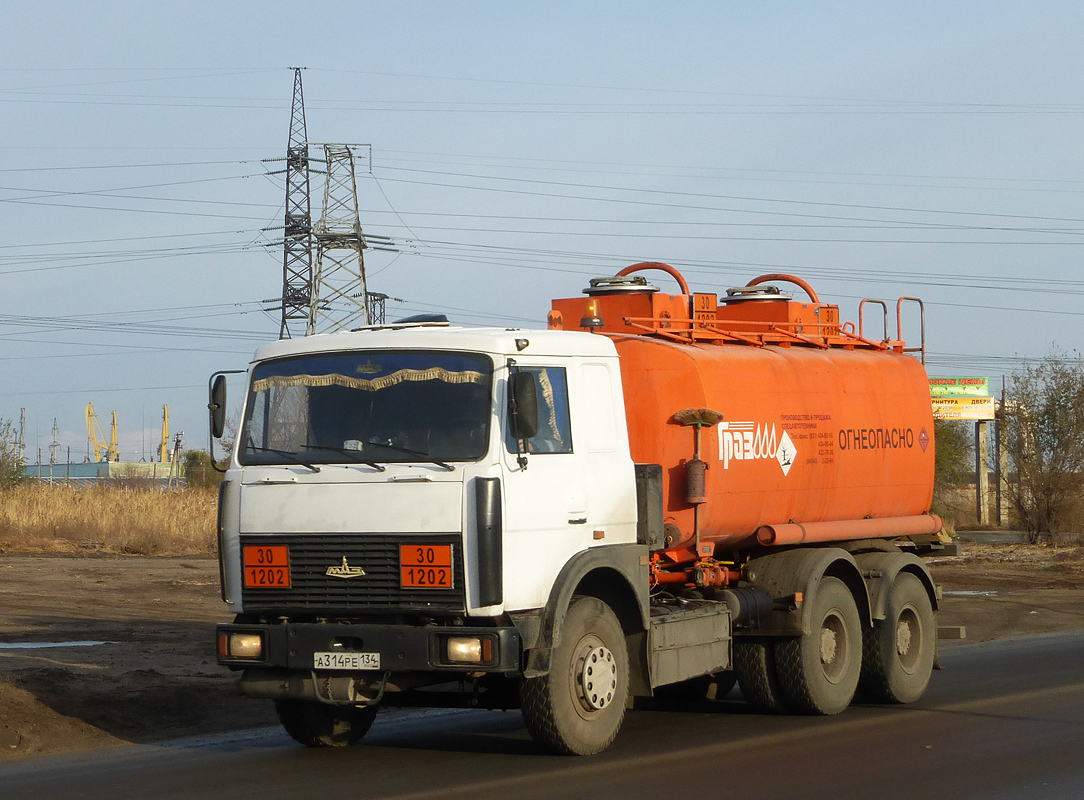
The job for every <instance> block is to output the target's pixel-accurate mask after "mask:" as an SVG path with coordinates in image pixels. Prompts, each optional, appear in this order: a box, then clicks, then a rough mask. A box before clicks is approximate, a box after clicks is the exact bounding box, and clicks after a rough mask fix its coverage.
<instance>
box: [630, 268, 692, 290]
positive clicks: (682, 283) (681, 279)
mask: <svg viewBox="0 0 1084 800" xmlns="http://www.w3.org/2000/svg"><path fill="white" fill-rule="evenodd" d="M645 269H657V270H661V271H662V272H665V273H666V274H667V275H669V276H670V277H672V278H673V279H674V280H676V281H677V282H678V286H679V287H681V293H682V294H684V295H691V294H692V292H690V291H689V282H688V281H686V280H685V276H684V275H682V274H681V273H680V272H678V271H677V270H676V269H674V268H673V267H671V266H670V265H669V264H664V263H662V262H661V261H641V262H640V263H638V264H630V265H629V266H627V267H625V268H624V269H622V270H621V271H620V272H618V273H617V275H616V276H615V277H619V278H620V277H624V276H625V275H631V274H632V273H634V272H640V271H642V270H645Z"/></svg>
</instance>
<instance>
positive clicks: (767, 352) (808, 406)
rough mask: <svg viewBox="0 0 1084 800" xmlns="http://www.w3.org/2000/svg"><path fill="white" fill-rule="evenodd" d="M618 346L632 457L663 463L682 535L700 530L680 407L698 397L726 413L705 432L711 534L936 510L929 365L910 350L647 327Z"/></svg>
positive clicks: (689, 441)
mask: <svg viewBox="0 0 1084 800" xmlns="http://www.w3.org/2000/svg"><path fill="white" fill-rule="evenodd" d="M615 344H616V346H617V351H618V353H619V354H620V357H621V373H622V380H623V382H624V386H625V413H626V415H627V418H628V426H629V443H630V446H631V449H632V458H633V460H634V461H636V462H637V463H648V464H661V465H662V466H663V476H664V477H663V484H664V486H663V494H664V504H665V505H664V508H665V516H666V521H667V522H670V523H672V524H674V525H676V526H677V528H678V529H679V530H680V531H681V533H682V540H683V541H684V540H687V539H689V538H691V536H692V533H693V519H692V516H693V505H694V504H690V503H688V502H686V464H687V462H689V461H690V460H691V459H692V458H693V456H694V449H695V441H694V439H695V429H694V428H695V426H690V425H684V424H681V423H680V422H679V421H677V420H675V415H676V414H677V413H678V412H680V411H682V410H683V409H686V408H707V409H713V410H715V411H717V412H719V413H721V414H722V419H721V420H720V421H719V422H718V423H716V424H715V425H713V426H710V427H708V426H704V427H702V428H701V432H700V436H701V443H700V459H701V460H703V461H704V462H706V464H707V470H706V475H705V479H706V489H705V492H704V497H705V498H706V501H705V502H703V503H701V504H699V505H700V532H701V540H702V541H714V542H716V543H719V544H725V543H730V542H743V541H746V540H749V539H750V538H751V537H752V536H753V535H754V534H755V533H756V531H757V530H758V529H759V528H760V527H761V526H764V525H773V524H780V523H787V522H792V521H793V522H799V523H812V522H825V521H831V520H855V519H863V518H866V517H873V518H879V517H905V516H911V515H917V514H922V513H924V512H927V511H929V508H930V500H931V498H932V494H933V469H934V459H933V453H934V450H933V438H932V437H933V412H932V410H931V403H930V390H929V384H928V382H927V379H926V372H925V370H924V369H923V367H922V364H921V363H919V361H918V360H917V359H915V358H913V357H911V356H910V355H905V354H902V353H893V352H877V351H862V350H854V351H845V350H835V349H832V350H818V349H813V348H806V347H771V346H766V347H759V348H755V347H748V346H744V345H727V344H723V345H712V344H704V345H697V344H681V343H678V342H672V341H664V340H652V339H649V338H647V337H642V336H618V337H615ZM669 544H671V545H673V544H677V543H676V542H671V543H669Z"/></svg>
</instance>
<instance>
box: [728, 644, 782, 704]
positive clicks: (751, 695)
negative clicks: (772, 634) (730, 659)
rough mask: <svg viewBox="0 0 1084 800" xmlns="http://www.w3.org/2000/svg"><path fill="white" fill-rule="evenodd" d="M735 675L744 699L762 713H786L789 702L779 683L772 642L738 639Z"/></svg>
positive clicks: (735, 655) (735, 653)
mask: <svg viewBox="0 0 1084 800" xmlns="http://www.w3.org/2000/svg"><path fill="white" fill-rule="evenodd" d="M734 674H735V675H736V676H737V677H738V686H740V687H741V693H742V697H744V698H745V702H747V703H748V704H749V705H750V706H752V707H753V710H754V711H758V712H760V713H761V714H783V713H785V712H786V711H787V701H786V699H785V698H784V696H783V689H782V687H781V686H780V684H779V676H778V674H777V672H776V667H775V649H774V646H773V645H772V640H771V639H767V638H761V637H749V638H745V637H742V638H739V639H735V640H734Z"/></svg>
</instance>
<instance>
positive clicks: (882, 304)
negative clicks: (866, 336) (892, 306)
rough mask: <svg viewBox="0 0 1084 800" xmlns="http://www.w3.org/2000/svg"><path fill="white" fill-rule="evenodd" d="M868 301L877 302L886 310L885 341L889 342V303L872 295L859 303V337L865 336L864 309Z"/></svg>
mask: <svg viewBox="0 0 1084 800" xmlns="http://www.w3.org/2000/svg"><path fill="white" fill-rule="evenodd" d="M866 303H876V304H877V305H879V306H880V307H881V310H882V311H884V315H885V338H884V341H886V342H887V341H888V303H886V302H885V301H884V300H874V299H873V298H872V297H867V298H866V299H865V300H863V301H862V302H860V303H859V304H858V337H859V338H860V339H861V338H863V336H862V331H863V325H862V323H863V321H864V320H863V318H862V309H863V307H864V306H865V305H866Z"/></svg>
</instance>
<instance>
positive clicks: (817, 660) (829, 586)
mask: <svg viewBox="0 0 1084 800" xmlns="http://www.w3.org/2000/svg"><path fill="white" fill-rule="evenodd" d="M811 602H812V604H813V606H812V615H811V628H810V632H809V633H808V634H806V635H803V636H799V637H797V638H793V639H781V640H779V641H778V642H777V643H776V645H775V658H776V668H777V669H778V671H779V682H780V684H781V686H782V688H783V694H784V695H785V696H786V699H787V702H788V704H789V705H790V706H791V707H792V708H793V709H794V710H795V711H799V712H802V713H805V714H838V713H839V712H840V711H842V710H843V709H845V708H846V707H847V706H849V705H850V704H851V700H852V699H853V698H854V691H855V689H856V688H857V686H858V677H859V675H860V673H861V669H862V621H861V619H860V618H859V616H858V607H857V606H856V605H855V602H854V597H853V596H852V595H851V593H850V590H848V589H847V586H846V584H844V583H843V581H841V580H839V579H838V578H832V577H826V578H823V579H822V580H821V582H820V585H819V586H818V587H817V590H816V592H815V593H814V595H813V598H812V600H811Z"/></svg>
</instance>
